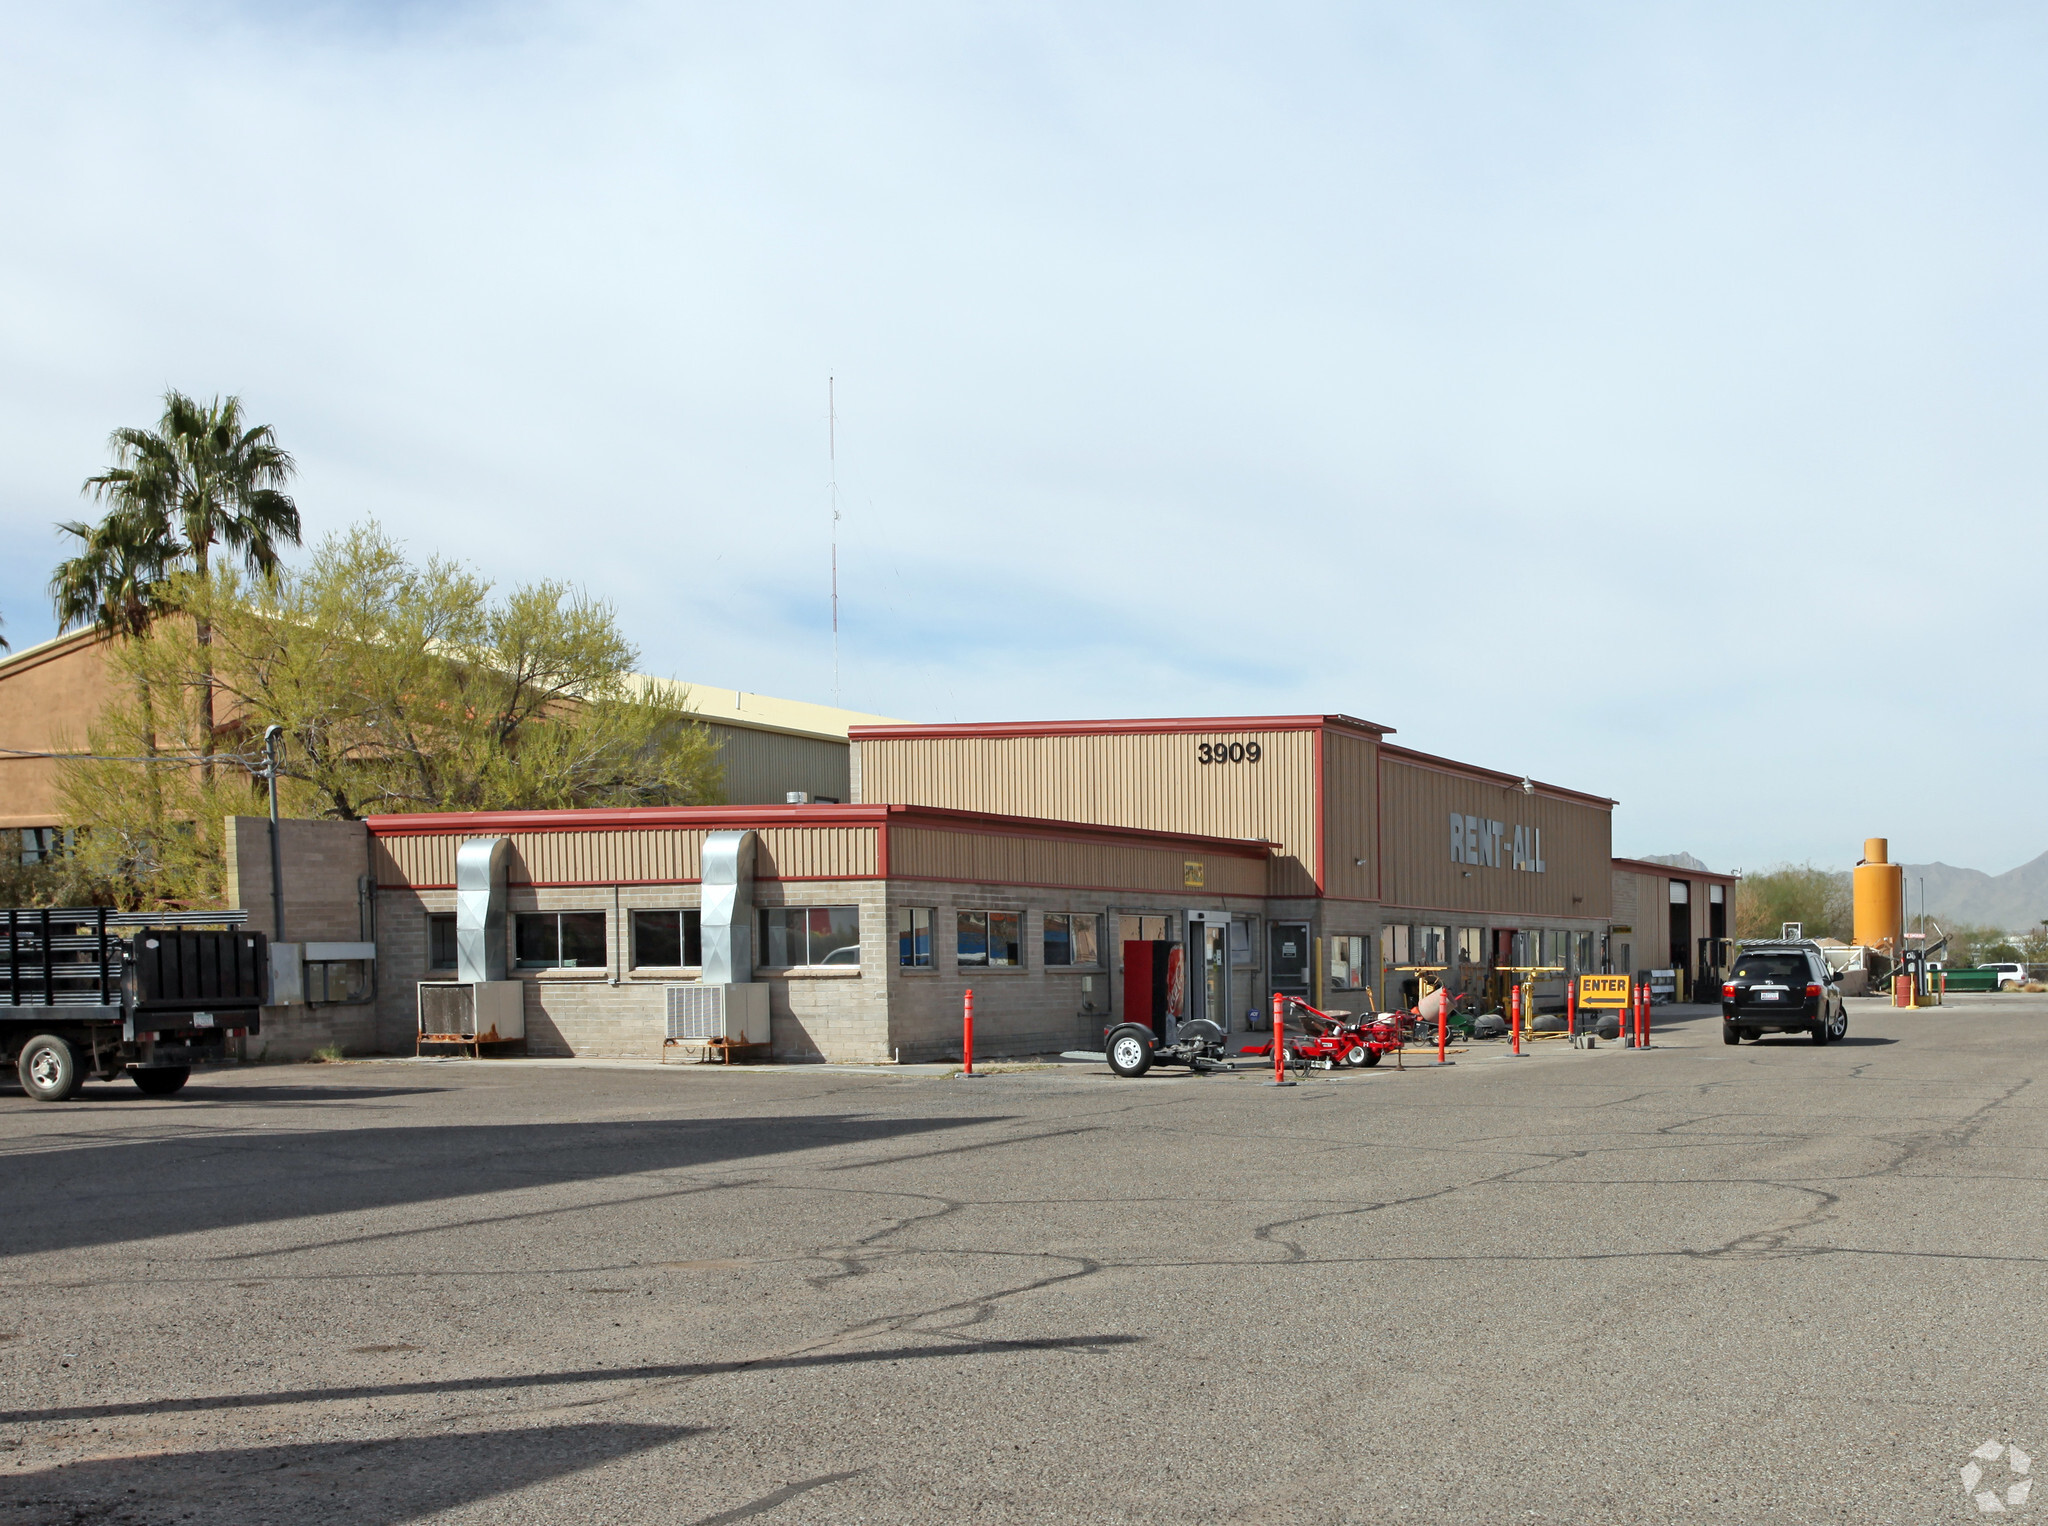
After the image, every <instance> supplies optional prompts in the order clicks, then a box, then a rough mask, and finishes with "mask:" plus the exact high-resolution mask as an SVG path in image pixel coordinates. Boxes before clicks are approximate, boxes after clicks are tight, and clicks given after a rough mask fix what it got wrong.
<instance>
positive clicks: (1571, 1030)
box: [1564, 976, 1579, 1044]
mask: <svg viewBox="0 0 2048 1526" xmlns="http://www.w3.org/2000/svg"><path fill="white" fill-rule="evenodd" d="M1564 1036H1565V1037H1566V1038H1568V1039H1570V1040H1571V1041H1572V1042H1573V1043H1574V1044H1576V1043H1577V1042H1578V1041H1579V988H1578V986H1577V985H1576V984H1575V983H1574V982H1573V981H1572V979H1571V978H1570V977H1569V976H1567V977H1566V978H1565V983H1564Z"/></svg>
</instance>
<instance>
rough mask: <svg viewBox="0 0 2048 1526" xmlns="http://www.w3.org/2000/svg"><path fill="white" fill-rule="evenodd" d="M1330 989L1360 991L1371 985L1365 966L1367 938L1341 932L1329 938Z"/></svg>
mask: <svg viewBox="0 0 2048 1526" xmlns="http://www.w3.org/2000/svg"><path fill="white" fill-rule="evenodd" d="M1329 947H1330V989H1331V990H1333V991H1359V990H1364V989H1367V988H1368V987H1369V986H1370V985H1371V983H1372V982H1371V976H1370V975H1369V974H1368V973H1367V971H1366V968H1365V939H1363V938H1355V937H1352V936H1351V935H1350V934H1348V933H1340V934H1338V935H1337V936H1336V937H1334V938H1331V939H1330V940H1329Z"/></svg>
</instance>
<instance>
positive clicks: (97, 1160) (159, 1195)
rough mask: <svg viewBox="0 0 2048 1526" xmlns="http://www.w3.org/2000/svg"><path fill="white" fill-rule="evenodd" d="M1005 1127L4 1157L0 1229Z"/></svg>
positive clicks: (529, 1130)
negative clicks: (941, 1130)
mask: <svg viewBox="0 0 2048 1526" xmlns="http://www.w3.org/2000/svg"><path fill="white" fill-rule="evenodd" d="M1005 1121H1007V1120H1006V1119H1005V1118H1003V1117H997V1116H989V1117H981V1118H924V1119H903V1118H851V1117H847V1116H845V1115H843V1114H841V1115H823V1116H810V1115H797V1116H786V1117H780V1118H738V1119H729V1118H722V1119H649V1120H635V1121H632V1122H607V1123H505V1124H482V1125H463V1126H453V1127H440V1128H436V1127H419V1126H407V1127H398V1128H377V1127H368V1128H349V1127H337V1128H331V1129H318V1130H299V1131H294V1132H290V1133H271V1132H267V1131H264V1132H256V1131H252V1132H249V1133H246V1134H241V1133H237V1134H226V1135H223V1134H217V1133H211V1132H205V1133H194V1134H193V1135H192V1136H191V1137H189V1138H186V1137H173V1138H169V1139H164V1138H152V1139H138V1140H124V1141H119V1142H114V1143H105V1144H91V1145H84V1146H78V1147H74V1148H67V1149H58V1150H41V1151H24V1152H19V1153H14V1154H12V1155H10V1157H9V1159H8V1167H9V1169H8V1170H7V1172H6V1173H5V1174H4V1175H0V1223H4V1224H6V1225H7V1237H6V1242H5V1243H6V1251H7V1253H8V1254H10V1255H25V1254H30V1253H33V1252H36V1251H46V1250H63V1249H71V1248H75V1247H78V1246H86V1245H112V1244H117V1243H119V1242H121V1241H124V1240H147V1239H153V1238H156V1237H158V1236H162V1235H177V1234H187V1233H190V1232H193V1231H195V1230H209V1229H225V1228H231V1227H236V1226H240V1225H247V1224H263V1223H272V1222H276V1221H279V1220H285V1219H308V1218H318V1217H320V1216H321V1215H323V1214H332V1213H355V1212H360V1211H363V1210H365V1209H377V1208H391V1207H396V1206H399V1205H402V1204H409V1203H425V1202H434V1201H440V1200H445V1199H449V1198H461V1197H469V1196H473V1195H476V1194H478V1193H490V1192H507V1191H511V1190H513V1189H516V1188H521V1187H549V1186H555V1185H559V1184H561V1183H563V1182H588V1181H601V1180H604V1179H605V1178H608V1177H619V1176H632V1175H636V1174H638V1173H640V1172H646V1171H663V1170H674V1169H678V1168H687V1167H695V1166H719V1165H727V1164H730V1163H732V1162H734V1161H745V1160H753V1159H758V1158H760V1157H762V1156H767V1155H782V1154H788V1153H791V1152H793V1151H798V1150H816V1149H823V1148H826V1147H829V1146H834V1145H848V1144H852V1145H862V1144H877V1143H883V1142H886V1141H889V1140H894V1139H903V1138H908V1137H912V1136H916V1135H921V1134H926V1133H930V1132H931V1131H933V1130H938V1129H951V1128H971V1127H979V1126H983V1125H987V1124H991V1123H1001V1122H1005ZM679 1190H680V1191H689V1190H696V1189H692V1188H681V1189H679ZM374 1237H375V1236H371V1238H374ZM346 1238H349V1239H354V1238H358V1237H357V1236H354V1235H351V1236H347V1237H346Z"/></svg>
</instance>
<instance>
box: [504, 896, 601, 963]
mask: <svg viewBox="0 0 2048 1526" xmlns="http://www.w3.org/2000/svg"><path fill="white" fill-rule="evenodd" d="M512 943H513V958H514V960H515V961H516V963H517V964H518V966H519V968H520V969H522V970H602V969H606V968H608V967H609V961H608V960H607V959H606V958H605V951H604V913H603V912H601V911H522V912H520V913H519V914H518V915H517V916H515V917H514V918H513V919H512Z"/></svg>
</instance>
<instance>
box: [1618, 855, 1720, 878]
mask: <svg viewBox="0 0 2048 1526" xmlns="http://www.w3.org/2000/svg"><path fill="white" fill-rule="evenodd" d="M1637 862H1638V863H1644V864H1669V865H1670V866H1671V867H1672V868H1674V869H1690V870H1692V871H1693V872H1694V873H1696V874H1712V873H1713V872H1714V871H1713V870H1711V869H1709V868H1708V867H1707V866H1706V865H1705V864H1703V863H1701V862H1700V861H1699V860H1698V859H1696V858H1694V857H1693V856H1692V855H1691V854H1690V853H1648V854H1645V855H1644V856H1643V857H1642V858H1640V859H1638V860H1637Z"/></svg>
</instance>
